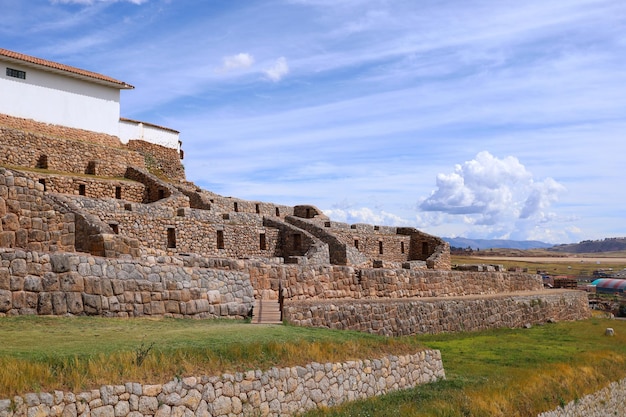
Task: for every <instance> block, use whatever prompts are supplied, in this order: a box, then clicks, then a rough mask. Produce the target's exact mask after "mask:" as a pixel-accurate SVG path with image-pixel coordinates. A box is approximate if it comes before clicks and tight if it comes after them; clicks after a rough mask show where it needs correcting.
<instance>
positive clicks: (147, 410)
mask: <svg viewBox="0 0 626 417" xmlns="http://www.w3.org/2000/svg"><path fill="white" fill-rule="evenodd" d="M444 378H445V373H444V370H443V364H442V362H441V354H440V353H439V351H434V350H424V351H421V352H418V353H415V354H413V355H405V356H387V357H383V358H380V359H372V360H368V359H366V360H356V361H349V362H343V363H325V364H321V363H311V364H308V365H305V366H295V367H290V368H272V369H270V370H268V371H260V370H256V371H253V370H252V371H247V372H242V373H235V374H223V375H221V376H202V377H186V378H182V379H174V380H173V381H170V382H168V383H165V384H158V385H141V384H138V383H127V384H124V385H107V386H102V387H100V389H96V390H92V391H86V392H80V393H72V392H63V391H55V392H54V393H39V394H26V395H23V396H17V397H14V398H13V399H7V400H0V417H31V416H32V417H47V416H50V417H78V416H83V417H90V416H92V417H148V416H155V417H170V416H198V417H247V416H253V415H259V416H267V417H279V416H291V415H295V414H297V413H302V412H304V411H307V410H310V409H314V408H320V407H330V406H333V405H337V404H341V403H343V402H345V401H354V400H357V399H362V398H368V397H373V396H378V395H383V394H386V393H389V392H392V391H397V390H400V389H407V388H412V387H415V386H417V385H420V384H425V383H429V382H435V381H437V380H439V379H444Z"/></svg>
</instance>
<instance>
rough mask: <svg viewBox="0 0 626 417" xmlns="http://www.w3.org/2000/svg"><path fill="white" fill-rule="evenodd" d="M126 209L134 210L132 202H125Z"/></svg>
mask: <svg viewBox="0 0 626 417" xmlns="http://www.w3.org/2000/svg"><path fill="white" fill-rule="evenodd" d="M124 210H126V211H133V205H132V204H130V203H126V204H124Z"/></svg>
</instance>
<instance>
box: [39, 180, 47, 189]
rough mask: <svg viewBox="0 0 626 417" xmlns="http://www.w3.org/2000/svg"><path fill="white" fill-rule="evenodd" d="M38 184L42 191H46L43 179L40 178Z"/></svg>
mask: <svg viewBox="0 0 626 417" xmlns="http://www.w3.org/2000/svg"><path fill="white" fill-rule="evenodd" d="M39 184H41V185H43V190H44V191H46V180H44V179H43V178H40V179H39Z"/></svg>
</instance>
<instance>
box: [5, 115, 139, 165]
mask: <svg viewBox="0 0 626 417" xmlns="http://www.w3.org/2000/svg"><path fill="white" fill-rule="evenodd" d="M0 137H1V138H2V142H1V143H0V164H4V165H13V166H23V167H30V168H42V169H49V170H52V171H59V172H73V173H76V174H93V175H99V176H109V177H124V175H125V173H126V167H127V166H128V165H133V166H138V167H143V166H144V160H143V157H142V156H141V155H140V154H138V153H136V152H132V151H129V150H127V149H124V148H113V147H108V146H102V145H98V144H94V143H91V142H83V141H80V140H72V139H65V138H56V137H51V136H44V135H42V134H39V133H30V132H25V131H22V130H17V129H12V128H7V127H0Z"/></svg>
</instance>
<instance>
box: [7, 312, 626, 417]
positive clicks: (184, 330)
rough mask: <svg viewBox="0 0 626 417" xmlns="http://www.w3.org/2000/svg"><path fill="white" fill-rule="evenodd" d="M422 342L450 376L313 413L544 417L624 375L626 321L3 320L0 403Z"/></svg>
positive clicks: (369, 353)
mask: <svg viewBox="0 0 626 417" xmlns="http://www.w3.org/2000/svg"><path fill="white" fill-rule="evenodd" d="M606 327H613V328H614V329H615V332H616V336H615V337H607V336H605V335H604V330H605V329H606ZM422 347H429V348H434V349H439V350H441V352H442V357H443V361H444V366H445V369H446V375H447V380H445V381H440V382H438V383H435V384H430V385H425V386H421V387H417V388H415V389H412V390H407V391H402V392H397V393H393V394H390V395H387V396H384V397H381V398H375V399H370V400H367V401H361V402H356V403H353V404H349V405H345V406H343V407H339V408H334V409H332V410H322V411H314V412H311V413H308V414H307V416H308V417H314V416H363V417H365V416H389V415H397V416H536V415H537V414H538V413H539V412H541V411H545V410H549V409H553V408H555V407H557V406H558V405H561V404H565V403H567V402H569V401H571V400H574V399H576V398H580V397H582V396H583V395H585V394H588V393H591V392H594V391H597V390H598V389H600V388H602V387H604V386H606V385H607V384H608V383H609V382H611V381H616V380H619V379H621V378H624V377H626V321H618V320H608V319H600V318H593V319H590V320H586V321H580V322H564V323H556V324H548V325H544V326H535V327H533V328H531V329H515V330H512V329H499V330H490V331H485V332H477V333H463V334H442V335H431V336H414V337H403V338H384V337H379V336H373V335H368V334H363V333H356V332H345V331H330V330H323V329H309V328H298V327H291V326H280V325H278V326H257V325H252V324H246V323H243V322H234V321H207V320H173V319H160V320H150V319H106V318H94V317H77V318H52V317H16V318H3V319H1V320H0V398H9V397H10V396H12V395H15V394H24V393H27V392H32V391H38V390H44V391H51V390H54V389H71V390H74V391H78V390H81V389H89V388H95V387H97V386H99V385H101V384H116V383H123V382H127V381H139V382H144V383H163V382H166V381H168V380H170V379H171V378H173V377H174V376H187V375H203V374H209V375H215V374H220V373H221V372H234V371H244V370H249V369H269V368H271V367H272V366H290V365H296V364H300V365H303V364H306V363H308V362H312V361H316V362H327V361H344V360H348V359H356V358H362V359H364V358H374V357H380V356H383V355H386V354H389V353H393V354H402V353H408V352H415V351H418V350H419V349H421V348H422ZM140 359H143V363H141V364H139V363H138V362H139V361H140Z"/></svg>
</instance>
